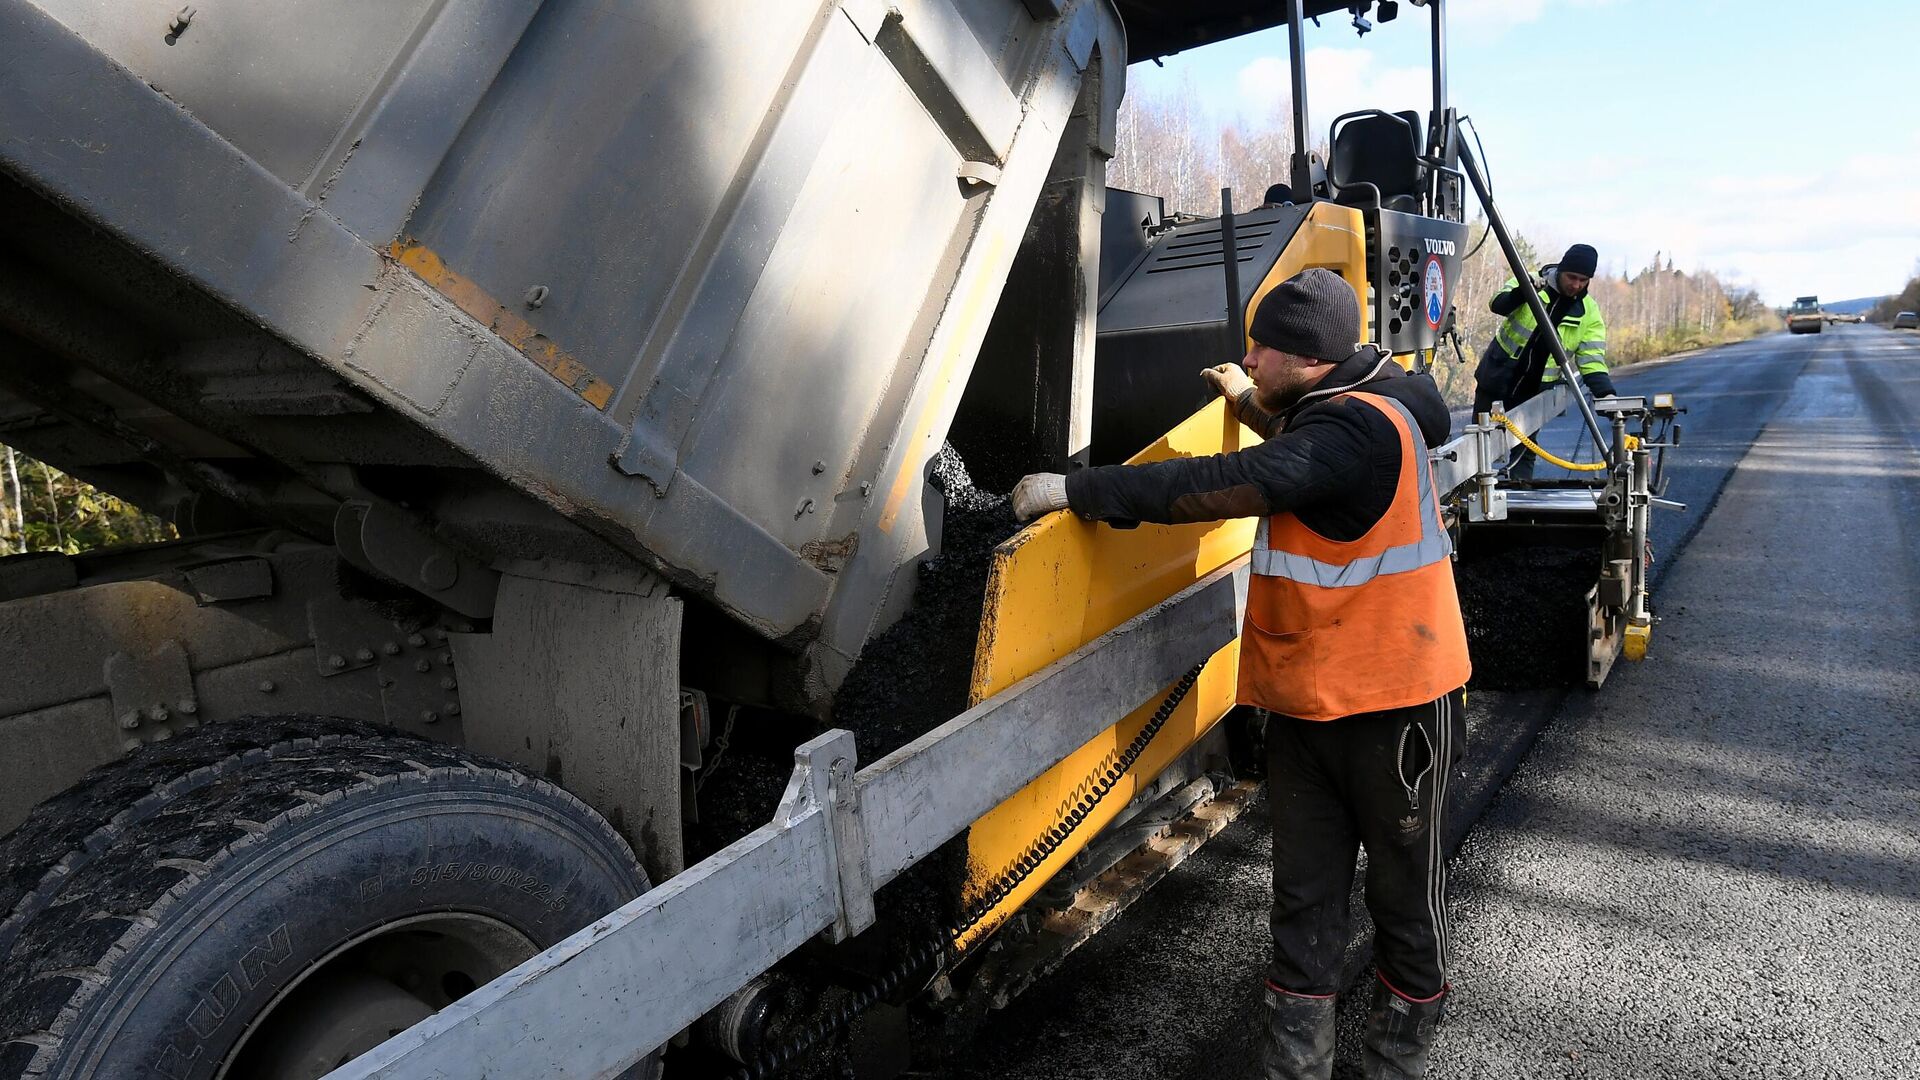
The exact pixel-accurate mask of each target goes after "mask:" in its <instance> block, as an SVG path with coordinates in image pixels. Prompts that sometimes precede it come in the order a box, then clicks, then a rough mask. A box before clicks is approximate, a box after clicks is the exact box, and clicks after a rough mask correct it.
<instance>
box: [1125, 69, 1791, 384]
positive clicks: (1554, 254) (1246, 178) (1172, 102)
mask: <svg viewBox="0 0 1920 1080" xmlns="http://www.w3.org/2000/svg"><path fill="white" fill-rule="evenodd" d="M1117 136H1118V137H1117V140H1116V152H1115V155H1114V158H1113V160H1112V161H1111V162H1109V163H1108V166H1107V182H1108V183H1109V184H1111V185H1112V186H1114V187H1118V188H1126V189H1128V190H1131V191H1140V192H1145V193H1147V194H1152V195H1159V196H1161V197H1163V198H1164V199H1165V200H1166V205H1167V209H1168V211H1169V212H1175V211H1179V212H1185V213H1190V214H1194V215H1196V216H1201V217H1212V216H1216V215H1218V214H1219V213H1220V202H1221V200H1220V191H1221V189H1222V188H1229V189H1231V190H1232V192H1233V205H1234V207H1235V208H1236V209H1239V210H1245V209H1250V208H1252V207H1255V206H1258V205H1260V202H1261V199H1262V197H1263V196H1264V194H1265V192H1266V190H1267V187H1268V185H1270V184H1272V183H1274V182H1276V181H1278V182H1285V181H1286V180H1287V175H1288V169H1289V164H1288V161H1289V155H1290V154H1291V153H1292V148H1293V134H1292V121H1291V117H1290V116H1289V115H1287V114H1285V113H1275V114H1273V115H1269V116H1267V117H1265V118H1263V119H1261V120H1258V121H1255V122H1251V123H1235V122H1228V123H1219V122H1217V121H1215V120H1213V119H1211V118H1210V117H1209V116H1208V114H1207V111H1206V109H1205V108H1204V106H1203V105H1202V104H1201V102H1200V100H1199V96H1198V94H1197V92H1195V90H1194V89H1193V88H1192V87H1191V86H1190V85H1189V86H1184V87H1182V88H1180V89H1178V90H1176V91H1174V92H1172V93H1170V94H1167V95H1164V96H1161V97H1149V96H1145V95H1141V94H1133V95H1129V96H1128V98H1127V99H1126V101H1125V103H1124V104H1123V105H1122V106H1121V111H1120V116H1119V122H1118V129H1117ZM1316 153H1317V155H1318V157H1319V159H1320V160H1322V161H1324V160H1325V159H1326V144H1325V143H1324V142H1322V143H1320V144H1319V145H1318V148H1317V150H1316ZM1567 228H1568V230H1569V232H1573V231H1575V230H1577V228H1578V222H1577V221H1569V222H1568V223H1567ZM1514 239H1515V246H1516V247H1518V248H1519V249H1520V254H1521V257H1522V260H1523V261H1524V262H1525V263H1526V265H1527V266H1528V267H1529V268H1531V269H1533V270H1536V271H1537V270H1538V268H1539V267H1540V265H1541V264H1543V263H1546V262H1550V261H1552V260H1554V259H1556V258H1558V257H1559V254H1560V252H1561V251H1563V250H1565V247H1566V243H1567V242H1569V241H1568V240H1562V239H1560V238H1557V237H1538V238H1528V237H1526V236H1521V235H1517V234H1516V236H1515V238H1514ZM1571 239H1572V240H1579V239H1581V238H1580V237H1578V236H1573V237H1571ZM1467 251H1468V253H1469V254H1468V255H1467V258H1466V259H1465V262H1464V265H1463V268H1462V272H1461V278H1460V281H1459V282H1458V283H1457V284H1456V285H1455V294H1454V305H1455V308H1456V310H1457V312H1458V324H1457V327H1458V331H1459V351H1458V352H1457V353H1456V352H1455V350H1454V347H1453V345H1452V344H1451V343H1449V344H1445V345H1443V346H1442V347H1441V349H1440V352H1439V356H1438V357H1437V358H1436V360H1437V363H1436V364H1435V367H1434V377H1435V378H1436V379H1437V380H1438V381H1439V383H1440V387H1441V389H1442V390H1443V391H1444V392H1445V393H1446V395H1447V398H1448V400H1449V401H1450V402H1453V403H1454V404H1465V403H1467V402H1469V401H1471V400H1472V398H1473V367H1474V363H1475V361H1476V360H1477V358H1478V356H1479V353H1480V350H1481V349H1482V348H1484V347H1485V345H1486V343H1487V342H1488V341H1489V340H1491V339H1492V337H1493V332H1494V330H1495V329H1496V327H1497V326H1498V325H1499V322H1500V319H1499V317H1498V316H1496V315H1494V314H1493V313H1492V312H1491V311H1490V310H1488V308H1487V302H1488V301H1489V300H1491V299H1492V298H1493V296H1494V294H1495V293H1497V292H1499V291H1500V290H1501V289H1502V288H1503V287H1504V286H1505V284H1506V282H1507V279H1508V278H1509V277H1510V276H1511V271H1510V270H1509V269H1508V267H1507V264H1506V259H1505V257H1504V256H1503V255H1502V254H1501V252H1500V247H1499V244H1497V243H1495V242H1493V241H1492V240H1491V239H1489V238H1488V237H1487V226H1486V223H1485V221H1484V220H1483V219H1477V220H1475V221H1474V222H1473V223H1472V224H1471V226H1470V236H1469V240H1468V245H1467ZM1601 254H1602V260H1603V261H1602V267H1603V269H1602V272H1601V274H1600V275H1599V276H1598V277H1596V278H1595V279H1594V282H1593V285H1592V286H1591V292H1592V295H1593V296H1594V297H1595V298H1596V299H1597V300H1598V301H1599V304H1600V310H1601V312H1602V313H1603V314H1604V315H1605V317H1606V320H1607V330H1608V343H1607V344H1608V359H1609V362H1610V363H1612V364H1613V365H1614V366H1615V367H1619V366H1621V365H1623V364H1631V363H1634V362H1636V361H1640V360H1646V359H1650V358H1652V357H1656V356H1666V355H1669V354H1672V353H1675V352H1680V351H1683V350H1687V349H1697V348H1704V347H1706V346H1709V345H1717V344H1721V343H1724V342H1728V341H1737V340H1740V339H1742V338H1747V337H1752V336H1754V335H1755V334H1760V333H1766V332H1768V331H1771V330H1777V329H1779V328H1780V325H1781V323H1780V319H1779V317H1778V316H1777V315H1776V314H1775V313H1774V312H1773V311H1772V310H1771V309H1769V308H1768V307H1767V306H1766V304H1765V303H1763V302H1762V301H1761V299H1760V295H1759V293H1758V292H1757V291H1755V290H1754V289H1753V288H1751V287H1748V286H1743V285H1735V284H1732V283H1729V282H1725V281H1722V280H1721V279H1720V278H1719V276H1717V275H1716V274H1714V273H1713V272H1712V271H1710V270H1695V271H1685V270H1680V269H1677V268H1675V266H1674V265H1673V259H1672V256H1671V255H1667V256H1665V257H1664V261H1663V256H1662V254H1660V253H1656V254H1655V255H1654V257H1653V258H1652V259H1651V260H1649V261H1648V263H1647V264H1646V265H1645V266H1642V267H1639V268H1638V269H1635V270H1631V271H1626V272H1611V271H1609V270H1607V269H1605V267H1606V266H1607V265H1608V264H1607V261H1606V258H1605V256H1606V253H1605V252H1602V253H1601Z"/></svg>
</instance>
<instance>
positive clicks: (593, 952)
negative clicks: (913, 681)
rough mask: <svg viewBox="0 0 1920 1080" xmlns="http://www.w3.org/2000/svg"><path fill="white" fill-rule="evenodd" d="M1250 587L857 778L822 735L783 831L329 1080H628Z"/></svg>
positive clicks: (1080, 732)
mask: <svg viewBox="0 0 1920 1080" xmlns="http://www.w3.org/2000/svg"><path fill="white" fill-rule="evenodd" d="M1246 586H1247V564H1246V561H1245V560H1244V559H1242V560H1239V561H1237V562H1235V563H1233V564H1231V565H1229V566H1226V567H1223V568H1221V569H1220V570H1217V571H1215V572H1214V573H1213V574H1211V575H1209V576H1208V577H1206V578H1204V579H1202V580H1201V581H1199V582H1197V583H1196V584H1194V585H1192V586H1191V587H1189V588H1187V589H1185V590H1184V591H1182V592H1181V593H1179V594H1177V595H1175V596H1173V597H1171V598H1169V599H1168V600H1166V601H1165V602H1163V603H1161V604H1159V605H1158V606H1156V607H1154V608H1152V609H1151V610H1149V611H1146V612H1144V613H1142V614H1141V615H1139V616H1136V617H1135V618H1133V619H1132V620H1130V621H1128V622H1127V623H1125V624H1123V625H1121V626H1120V627H1118V628H1116V629H1115V630H1113V631H1111V632H1109V633H1107V634H1105V635H1103V636H1101V637H1100V638H1098V639H1096V640H1094V641H1092V642H1090V643H1089V644H1087V645H1086V646H1084V647H1083V648H1081V649H1079V650H1077V651H1076V652H1074V653H1073V654H1072V655H1070V656H1067V657H1066V658H1064V659H1062V660H1060V661H1058V662H1056V663H1054V664H1052V665H1051V666H1049V667H1047V668H1045V669H1044V670H1042V671H1040V672H1039V673H1038V674H1035V675H1033V676H1031V677H1029V678H1027V679H1025V680H1022V681H1021V682H1019V683H1017V684H1015V685H1014V686H1012V687H1011V688H1009V689H1008V690H1006V691H1004V692H1003V693H1000V694H997V695H995V696H994V697H992V698H990V699H988V700H987V701H984V702H982V703H981V704H980V705H978V706H976V707H974V708H972V709H969V710H968V711H966V712H965V713H962V714H961V715H959V716H957V717H955V718H953V719H952V720H949V721H948V722H947V723H945V724H943V725H941V726H940V727H939V728H936V729H935V730H933V731H931V732H928V733H927V734H925V735H923V736H921V737H920V738H919V739H916V740H915V741H913V742H912V743H909V744H908V745H906V746H904V747H902V748H900V749H899V750H896V751H894V752H893V753H891V754H888V755H887V756H886V757H884V758H882V759H880V760H879V761H877V762H875V763H874V764H872V765H870V766H868V767H866V768H865V769H861V770H859V771H858V772H856V771H855V760H854V739H853V735H852V733H851V732H847V731H843V730H834V731H829V732H827V733H826V734H824V735H821V736H820V737H818V738H816V739H814V740H812V741H811V742H809V743H807V744H805V745H804V746H801V747H800V748H799V749H798V750H796V751H795V753H794V756H795V767H794V772H793V777H792V779H791V780H789V781H788V784H787V790H786V794H785V795H784V796H783V797H782V798H781V801H780V807H779V810H778V811H776V813H775V815H774V820H773V821H771V822H769V823H768V824H766V825H763V826H761V827H760V828H758V829H756V830H754V831H753V832H752V833H749V834H748V835H747V836H745V837H742V838H741V839H740V840H738V841H735V842H734V843H733V844H731V845H729V846H727V847H726V848H724V849H722V850H721V851H720V852H718V853H717V854H715V855H714V856H712V857H711V858H709V859H707V860H705V861H704V862H701V863H700V864H698V865H696V866H693V867H691V868H689V869H688V870H686V871H685V872H683V873H681V874H679V875H677V876H675V877H673V878H672V879H670V880H668V881H667V882H666V883H665V884H663V885H661V886H660V887H659V888H656V889H653V890H652V891H650V892H647V893H645V894H643V895H641V896H639V897H637V898H635V899H634V900H633V901H632V902H630V903H628V904H627V905H625V906H624V907H621V908H620V909H618V910H616V911H614V912H612V913H611V914H609V915H607V916H605V917H603V918H601V919H600V920H599V921H597V922H595V923H593V924H592V925H590V926H587V927H586V928H584V929H582V930H581V931H579V932H578V933H576V934H574V935H573V936H572V937H569V938H568V939H566V940H565V941H562V942H561V943H559V944H558V945H555V946H554V947H552V948H550V949H548V950H546V951H545V952H543V953H540V954H539V955H537V956H535V957H533V958H532V959H530V960H528V961H527V962H525V963H523V964H521V965H520V966H519V967H517V968H515V969H513V970H512V971H509V972H508V973H506V974H505V975H502V976H501V977H500V978H498V979H496V980H494V981H493V982H491V983H489V984H487V985H486V986H484V987H481V988H480V989H478V990H476V991H474V992H473V993H471V994H468V995H467V996H466V997H464V998H462V999H461V1000H460V1001H458V1002H456V1003H455V1004H453V1005H450V1006H448V1007H447V1008H446V1009H444V1010H442V1011H441V1012H440V1013H438V1014H437V1015H435V1016H434V1017H433V1018H432V1019H429V1020H427V1021H424V1022H422V1023H421V1024H419V1025H417V1026H415V1027H413V1028H410V1029H408V1030H407V1031H404V1032H402V1033H401V1034H399V1035H397V1036H395V1037H394V1038H392V1039H390V1040H388V1041H387V1042H386V1043H384V1044H382V1045H381V1046H379V1047H378V1048H376V1049H374V1050H373V1051H372V1052H371V1053H368V1054H366V1055H363V1056H362V1057H359V1058H357V1059H355V1060H354V1061H352V1062H350V1063H349V1064H347V1065H345V1066H342V1067H341V1068H339V1069H337V1070H335V1071H334V1072H332V1073H329V1074H328V1076H329V1078H330V1080H350V1078H374V1077H378V1078H382V1080H403V1078H405V1080H435V1078H446V1080H453V1078H466V1077H473V1076H481V1075H487V1076H524V1077H532V1076H610V1075H615V1074H617V1073H618V1072H619V1071H620V1070H621V1069H623V1068H625V1067H627V1066H628V1065H631V1064H632V1063H634V1062H637V1061H639V1060H641V1059H642V1058H643V1057H645V1056H646V1055H647V1054H648V1053H650V1052H652V1051H653V1050H654V1049H655V1048H657V1047H659V1046H661V1045H663V1044H665V1043H666V1042H667V1041H668V1040H669V1039H671V1038H672V1037H673V1036H674V1035H675V1034H677V1033H678V1032H679V1031H681V1030H682V1029H683V1028H685V1027H686V1026H687V1025H689V1024H691V1023H692V1022H693V1021H694V1020H696V1019H698V1018H699V1017H700V1016H701V1015H702V1014H704V1013H706V1012H707V1011H708V1010H710V1009H712V1008H713V1007H714V1006H716V1005H718V1004H720V1003H721V1002H722V1001H724V1000H725V999H726V998H727V996H728V995H730V994H732V993H733V992H734V991H735V990H737V989H739V988H740V986H742V985H743V984H745V983H746V982H747V981H748V980H749V979H751V978H753V977H754V976H756V975H758V974H760V973H761V972H763V971H765V970H767V969H768V968H770V967H772V966H773V965H774V963H775V962H776V961H778V960H779V959H781V958H782V957H784V956H786V955H788V954H789V953H791V952H793V951H794V950H796V949H798V948H799V947H800V946H801V945H803V944H805V943H806V941H807V940H808V939H810V938H812V937H814V936H815V935H817V934H820V933H822V932H823V931H826V932H829V933H830V935H831V936H832V938H833V939H834V940H836V941H837V940H844V939H845V938H847V937H850V936H852V935H853V934H857V933H859V932H860V931H861V930H863V929H865V928H866V927H867V926H869V925H871V924H872V923H873V921H874V905H873V893H874V890H875V889H877V888H879V887H880V886H882V885H885V884H886V883H887V882H889V881H891V880H893V879H894V878H895V877H897V876H898V875H899V874H900V873H901V872H902V871H904V870H905V869H907V868H908V867H910V866H912V865H913V864H914V863H916V862H918V861H919V860H921V859H922V858H925V857H926V856H927V855H928V854H930V853H931V852H932V851H933V850H934V849H935V848H937V847H938V846H939V845H940V844H942V843H944V842H945V841H947V840H948V839H950V838H952V837H954V836H956V835H958V834H959V833H960V832H961V831H962V830H963V829H965V828H966V827H967V826H968V825H970V824H971V823H972V822H974V821H975V820H976V819H978V818H979V817H980V816H981V815H983V814H985V813H986V812H987V811H988V810H991V809H992V808H993V807H994V806H995V805H997V804H998V803H999V802H1001V801H1002V800H1003V799H1005V798H1006V797H1007V796H1008V795H1010V794H1012V793H1013V792H1015V791H1018V790H1019V789H1020V788H1021V787H1023V786H1025V785H1026V784H1028V783H1030V782H1031V781H1032V780H1033V779H1034V778H1035V777H1037V776H1039V775H1040V774H1041V773H1043V772H1045V771H1046V770H1047V769H1048V768H1050V767H1051V766H1052V765H1053V764H1054V763H1055V762H1058V761H1060V760H1061V759H1063V758H1065V757H1066V756H1067V755H1068V754H1070V753H1072V752H1073V751H1074V750H1076V749H1078V748H1079V747H1081V746H1082V745H1083V744H1085V743H1086V742H1087V741H1088V740H1089V739H1091V738H1093V737H1094V736H1095V735H1097V734H1098V733H1099V732H1100V731H1102V730H1104V729H1105V728H1106V727H1108V726H1109V725H1111V724H1112V722H1113V718H1114V717H1116V716H1123V715H1126V714H1127V713H1128V712H1129V711H1131V710H1132V709H1134V708H1136V707H1138V706H1139V705H1141V704H1142V703H1143V702H1145V701H1147V700H1148V699H1149V698H1151V697H1152V696H1153V695H1154V694H1155V693H1157V692H1159V691H1160V690H1161V689H1163V688H1164V687H1165V686H1166V685H1167V684H1168V683H1170V682H1172V681H1173V680H1175V679H1176V678H1178V677H1179V676H1180V675H1181V673H1182V672H1185V671H1187V670H1189V669H1191V668H1193V667H1194V666H1195V665H1196V664H1198V663H1200V662H1201V661H1204V660H1206V659H1207V658H1208V657H1210V656H1212V655H1213V654H1214V653H1215V652H1217V651H1219V650H1220V649H1221V648H1223V647H1225V646H1226V645H1228V644H1229V643H1231V642H1232V641H1233V640H1234V639H1235V638H1236V637H1237V636H1238V634H1239V631H1240V621H1241V617H1242V615H1243V613H1244V610H1245V606H1246ZM955 776H965V777H967V779H968V782H967V783H965V784H955V783H953V782H952V778H953V777H955Z"/></svg>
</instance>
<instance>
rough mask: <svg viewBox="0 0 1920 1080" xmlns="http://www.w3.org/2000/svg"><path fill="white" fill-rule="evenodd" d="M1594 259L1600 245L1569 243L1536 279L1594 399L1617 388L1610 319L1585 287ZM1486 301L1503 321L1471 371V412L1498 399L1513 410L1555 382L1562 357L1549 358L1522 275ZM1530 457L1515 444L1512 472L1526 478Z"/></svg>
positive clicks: (1594, 267) (1563, 345)
mask: <svg viewBox="0 0 1920 1080" xmlns="http://www.w3.org/2000/svg"><path fill="white" fill-rule="evenodd" d="M1599 266H1600V253H1599V252H1597V251H1595V250H1594V249H1593V248H1592V247H1591V246H1589V245H1587V244H1574V245H1572V246H1571V247H1569V248H1567V253H1566V254H1565V255H1562V256H1560V261H1559V262H1557V263H1549V264H1547V265H1546V266H1543V267H1541V268H1540V279H1539V281H1537V282H1536V283H1535V289H1536V291H1538V292H1539V293H1540V300H1541V303H1542V304H1544V305H1545V306H1546V309H1547V318H1548V319H1549V321H1550V322H1551V323H1552V325H1553V327H1554V331H1553V332H1554V333H1556V334H1557V335H1558V336H1559V338H1560V347H1561V348H1562V349H1564V350H1565V351H1566V354H1567V359H1569V360H1571V361H1572V362H1573V365H1574V367H1575V368H1576V369H1577V370H1578V371H1579V373H1580V381H1581V383H1583V384H1584V385H1585V386H1586V388H1587V392H1588V393H1589V394H1592V395H1593V396H1594V397H1597V398H1599V397H1612V396H1613V395H1614V392H1615V391H1614V388H1613V375H1612V374H1611V373H1610V372H1609V371H1608V370H1607V320H1606V319H1605V318H1604V317H1603V316H1602V315H1601V314H1600V303H1599V301H1597V300H1595V299H1594V298H1593V297H1592V296H1590V295H1588V292H1587V290H1588V287H1589V286H1590V285H1591V284H1592V282H1593V275H1594V273H1595V272H1596V271H1597V270H1598V269H1599ZM1487 308H1488V310H1490V311H1492V312H1493V313H1494V314H1495V315H1499V316H1501V323H1500V326H1499V328H1498V329H1496V330H1495V331H1494V333H1493V339H1492V340H1491V341H1488V342H1487V347H1486V349H1485V351H1483V352H1482V353H1481V354H1480V364H1479V366H1478V367H1476V368H1475V369H1474V372H1473V375H1474V392H1473V413H1474V415H1475V416H1478V415H1480V414H1481V413H1484V412H1487V411H1488V410H1489V409H1491V408H1492V407H1493V405H1494V403H1495V402H1501V403H1504V404H1505V406H1506V407H1507V408H1509V409H1511V408H1513V407H1514V406H1516V405H1518V404H1520V403H1521V402H1523V401H1526V400H1527V399H1528V398H1530V397H1533V396H1534V395H1535V394H1537V393H1539V392H1540V391H1541V389H1542V388H1544V387H1548V386H1552V385H1553V384H1554V383H1557V382H1559V381H1560V362H1559V361H1558V360H1556V359H1554V356H1553V348H1552V346H1551V345H1550V344H1549V343H1548V338H1547V331H1545V330H1543V329H1541V328H1540V326H1539V325H1538V324H1537V322H1536V321H1535V319H1534V317H1533V308H1532V307H1530V306H1529V305H1528V304H1527V301H1526V297H1525V296H1524V295H1523V294H1522V293H1521V291H1520V282H1519V280H1518V279H1517V278H1508V279H1507V283H1506V284H1505V285H1504V286H1502V287H1501V289H1500V291H1499V292H1497V293H1495V294H1494V295H1493V299H1492V300H1490V301H1488V302H1487ZM1533 463H1534V455H1533V451H1531V450H1528V449H1527V448H1526V447H1516V448H1515V450H1514V455H1513V459H1512V466H1511V469H1510V472H1511V473H1512V475H1513V476H1514V477H1515V478H1518V479H1523V480H1530V479H1532V478H1533Z"/></svg>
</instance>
